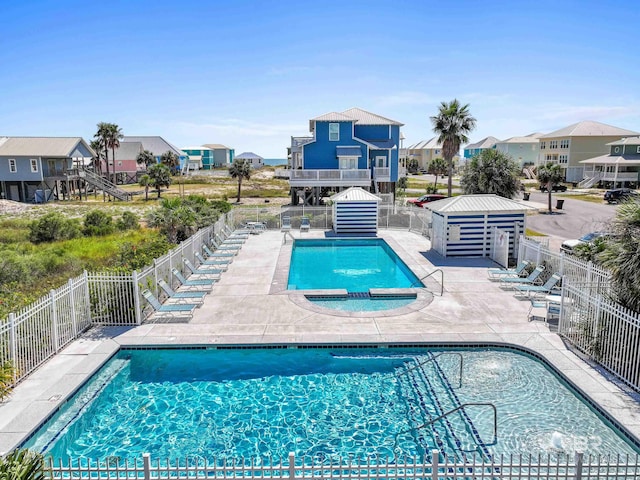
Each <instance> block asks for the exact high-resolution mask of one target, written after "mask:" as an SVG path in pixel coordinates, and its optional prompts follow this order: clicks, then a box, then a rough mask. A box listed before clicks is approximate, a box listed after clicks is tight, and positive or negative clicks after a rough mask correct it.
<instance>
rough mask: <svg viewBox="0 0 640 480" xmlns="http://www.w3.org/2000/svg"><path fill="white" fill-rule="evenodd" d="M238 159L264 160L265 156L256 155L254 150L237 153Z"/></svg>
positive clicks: (236, 157)
mask: <svg viewBox="0 0 640 480" xmlns="http://www.w3.org/2000/svg"><path fill="white" fill-rule="evenodd" d="M235 159H236V160H257V159H260V160H264V158H262V157H261V156H260V155H256V154H255V153H253V152H243V153H241V154H240V155H236V156H235Z"/></svg>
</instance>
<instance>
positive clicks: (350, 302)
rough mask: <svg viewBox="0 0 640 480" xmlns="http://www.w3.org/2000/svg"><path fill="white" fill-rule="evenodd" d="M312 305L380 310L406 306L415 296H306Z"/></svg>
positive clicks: (366, 310)
mask: <svg viewBox="0 0 640 480" xmlns="http://www.w3.org/2000/svg"><path fill="white" fill-rule="evenodd" d="M307 300H309V301H310V302H311V303H313V304H314V305H317V306H319V307H323V308H330V309H332V310H340V311H342V312H380V311H382V310H391V309H394V308H400V307H406V306H407V305H409V304H411V303H413V302H415V301H416V297H415V296H412V297H381V298H377V297H364V298H359V297H307Z"/></svg>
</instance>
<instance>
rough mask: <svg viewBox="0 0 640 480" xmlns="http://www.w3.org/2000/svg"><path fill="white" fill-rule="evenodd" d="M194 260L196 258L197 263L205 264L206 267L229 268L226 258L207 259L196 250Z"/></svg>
mask: <svg viewBox="0 0 640 480" xmlns="http://www.w3.org/2000/svg"><path fill="white" fill-rule="evenodd" d="M194 255H195V257H196V260H198V263H199V264H200V265H207V266H208V267H216V268H219V269H220V270H224V271H226V270H227V268H229V262H228V261H227V259H224V258H222V259H220V258H209V259H205V258H204V257H203V256H202V255H200V254H199V253H198V252H196V253H195V254H194Z"/></svg>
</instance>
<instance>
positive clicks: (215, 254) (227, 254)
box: [202, 245, 236, 263]
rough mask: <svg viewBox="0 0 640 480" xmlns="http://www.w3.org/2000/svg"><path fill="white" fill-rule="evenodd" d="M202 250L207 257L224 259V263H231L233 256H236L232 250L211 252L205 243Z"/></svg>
mask: <svg viewBox="0 0 640 480" xmlns="http://www.w3.org/2000/svg"><path fill="white" fill-rule="evenodd" d="M202 251H203V252H204V253H205V254H206V255H207V259H209V258H216V259H219V260H224V262H225V263H231V262H232V261H233V257H235V256H236V254H235V253H232V252H213V251H211V249H210V248H209V247H207V246H206V245H202Z"/></svg>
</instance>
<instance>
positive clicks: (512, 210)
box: [425, 194, 535, 264]
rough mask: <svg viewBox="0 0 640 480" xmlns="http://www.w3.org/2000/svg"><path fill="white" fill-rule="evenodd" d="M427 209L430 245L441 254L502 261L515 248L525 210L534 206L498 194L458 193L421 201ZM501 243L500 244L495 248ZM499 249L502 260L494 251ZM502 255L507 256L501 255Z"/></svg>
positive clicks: (522, 230) (520, 232)
mask: <svg viewBox="0 0 640 480" xmlns="http://www.w3.org/2000/svg"><path fill="white" fill-rule="evenodd" d="M425 208H427V209H429V210H431V212H432V213H431V229H432V234H431V248H432V249H433V250H435V251H437V252H438V253H439V254H440V255H442V256H444V257H492V258H494V259H495V260H496V261H498V263H502V264H506V260H507V258H514V257H516V255H517V251H518V237H519V236H520V234H523V233H524V232H525V228H526V213H527V211H530V210H535V208H534V207H531V206H528V205H523V204H522V203H519V202H517V201H515V200H511V199H508V198H504V197H500V196H498V195H492V194H485V195H460V196H457V197H450V198H445V199H444V200H438V201H436V202H431V203H427V204H425ZM499 247H502V248H499ZM496 249H500V250H501V251H502V255H498V258H499V257H502V261H500V260H498V258H497V257H496V256H495V255H494V254H495V252H496ZM505 256H506V257H507V258H505Z"/></svg>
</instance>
